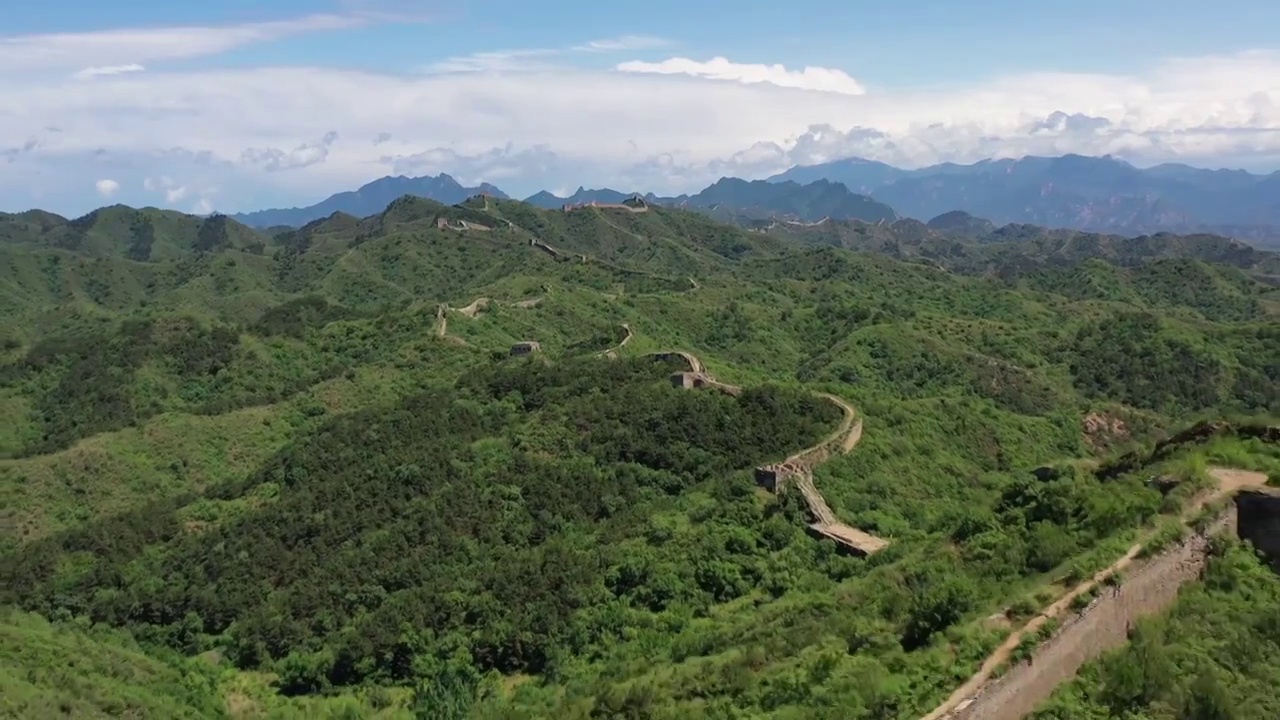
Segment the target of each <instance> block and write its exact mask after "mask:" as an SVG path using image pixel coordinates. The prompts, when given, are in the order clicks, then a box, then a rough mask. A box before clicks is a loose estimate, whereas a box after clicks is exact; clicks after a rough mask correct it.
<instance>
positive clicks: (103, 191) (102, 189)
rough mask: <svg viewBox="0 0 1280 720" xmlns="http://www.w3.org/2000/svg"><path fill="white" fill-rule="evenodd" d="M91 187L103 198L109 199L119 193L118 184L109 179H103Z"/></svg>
mask: <svg viewBox="0 0 1280 720" xmlns="http://www.w3.org/2000/svg"><path fill="white" fill-rule="evenodd" d="M93 187H94V188H95V189H96V190H97V191H98V194H99V195H101V196H102V197H104V198H108V197H111V196H112V195H115V194H116V193H117V192H119V191H120V183H118V182H116V181H115V180H112V179H111V178H103V179H102V180H99V181H98V182H96V183H94V184H93Z"/></svg>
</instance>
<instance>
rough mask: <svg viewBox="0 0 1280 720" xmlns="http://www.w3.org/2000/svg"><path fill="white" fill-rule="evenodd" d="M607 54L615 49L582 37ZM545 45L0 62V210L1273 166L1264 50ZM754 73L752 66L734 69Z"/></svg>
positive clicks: (1279, 91)
mask: <svg viewBox="0 0 1280 720" xmlns="http://www.w3.org/2000/svg"><path fill="white" fill-rule="evenodd" d="M148 32H153V33H154V34H156V35H163V34H164V33H165V32H167V31H163V30H156V31H148ZM258 32H263V31H261V30H259V31H258ZM272 32H279V30H273V31H272ZM237 37H240V36H237ZM202 42H203V46H204V47H206V48H209V47H215V46H216V45H217V43H213V42H211V41H202ZM219 42H222V43H223V44H225V42H228V41H226V40H225V39H223V40H219ZM609 43H614V44H619V45H620V44H623V43H624V40H622V39H615V40H613V41H606V40H599V41H595V44H598V45H600V46H602V48H603V47H606V46H607V47H612V45H609ZM72 45H76V43H72ZM587 45H591V43H588V44H587ZM80 46H81V47H83V43H81V44H80ZM160 46H161V47H166V48H167V47H168V46H167V45H163V44H160ZM579 47H586V45H583V46H579ZM607 51H608V50H606V49H600V50H597V51H594V52H599V53H604V52H607ZM6 52H9V51H8V50H6V49H4V48H3V46H0V68H3V67H4V63H5V60H4V58H5V57H6V56H5V53H6ZM166 52H167V51H166ZM174 52H177V51H176V50H175V51H174ZM519 52H531V51H519ZM556 52H558V53H559V54H558V55H557V54H551V55H544V56H534V57H533V60H535V61H537V62H539V63H542V64H543V65H544V66H543V67H535V68H532V69H530V68H529V66H528V65H527V64H526V65H519V62H521V61H520V60H519V59H518V58H517V57H516V56H514V55H511V54H506V55H505V56H504V57H503V58H501V59H498V58H497V57H496V56H497V55H503V54H502V53H495V54H492V55H493V56H494V57H493V58H491V60H490V61H489V63H488V66H487V67H488V68H489V69H490V71H489V72H483V73H465V74H458V73H438V74H428V75H410V74H396V73H373V72H356V71H350V70H341V69H334V68H316V67H251V68H242V67H234V66H233V67H223V68H218V69H207V70H184V71H182V72H176V71H165V70H159V71H158V70H157V69H156V68H155V67H153V66H152V65H150V64H149V65H148V72H144V73H138V72H132V73H120V74H116V75H99V76H96V77H95V78H94V81H93V82H78V81H76V80H74V79H73V78H72V77H71V76H70V73H71V72H72V71H74V70H75V69H77V68H85V67H91V66H92V67H102V66H106V65H108V64H128V63H132V62H138V63H143V62H147V61H148V60H149V59H150V58H152V57H155V55H156V52H151V51H148V52H138V53H135V54H131V55H128V56H123V55H124V53H123V51H121V53H122V56H121V57H100V56H90V55H86V54H85V53H82V52H79V51H77V53H76V54H74V57H72V58H70V59H69V60H67V61H66V63H67V64H68V65H67V66H68V68H69V71H68V72H66V73H61V74H57V75H54V76H52V77H33V76H30V75H29V74H28V73H25V72H14V73H9V74H5V73H4V72H3V71H2V70H0V108H4V109H5V110H6V111H8V112H0V168H4V171H2V172H0V209H6V210H7V209H24V208H26V207H31V206H32V205H41V206H44V207H49V208H50V209H54V210H57V211H60V212H62V211H68V212H81V211H83V210H86V209H88V208H89V207H90V206H91V205H92V204H93V203H94V202H95V201H96V200H98V198H97V196H96V195H95V194H94V193H93V192H92V191H90V190H87V188H86V186H85V183H84V180H83V178H84V175H85V168H86V167H93V168H94V171H93V175H92V177H111V178H114V179H115V180H117V181H118V182H120V183H121V184H122V186H123V187H137V186H139V185H143V186H145V187H146V188H147V190H148V191H149V192H151V193H154V194H155V200H156V201H167V198H166V195H167V194H168V193H170V192H173V191H175V189H177V188H185V191H184V193H183V194H182V196H181V197H177V198H175V200H174V201H173V202H171V203H170V204H171V205H174V204H176V203H185V204H186V205H185V206H184V207H187V208H190V207H191V206H192V204H193V203H196V202H199V201H200V200H202V199H205V198H212V197H214V195H213V190H212V189H221V190H220V192H219V193H218V194H217V195H216V201H217V202H216V206H217V207H218V208H219V209H224V210H226V211H229V212H234V211H239V210H248V209H255V208H259V207H264V206H282V205H298V204H310V203H312V202H315V201H317V200H319V199H321V198H323V197H324V196H326V195H328V194H330V193H333V192H336V191H340V190H349V189H354V188H356V187H358V186H359V185H361V184H363V183H365V182H367V181H369V180H371V179H374V178H376V177H379V176H382V175H386V174H390V173H398V172H405V173H412V174H417V173H419V172H421V173H426V172H430V173H432V174H434V173H437V172H449V173H451V174H455V175H456V176H457V177H458V179H459V180H462V181H464V182H475V181H477V180H488V181H491V182H494V183H495V184H498V185H499V186H500V187H502V188H503V189H504V190H507V191H508V192H511V193H513V194H524V193H526V192H527V193H532V192H534V191H536V190H539V189H542V188H544V187H577V186H578V185H579V184H582V185H586V186H601V185H613V186H619V187H622V188H624V189H628V190H629V189H641V190H653V191H655V192H660V193H668V192H670V193H678V192H682V191H687V190H695V189H697V188H699V187H700V186H704V185H705V184H707V183H709V182H711V181H714V180H715V179H716V178H717V177H719V176H720V175H725V174H738V175H742V176H746V177H760V176H764V175H767V174H771V173H774V172H778V171H781V170H783V169H786V168H787V167H789V166H790V165H793V164H797V163H801V164H809V163H814V162H822V161H826V160H832V159H837V158H840V157H848V156H852V155H857V156H863V157H867V158H870V159H875V160H881V161H885V162H890V163H893V164H897V165H902V166H907V167H915V166H920V165H924V164H929V163H934V162H941V161H954V162H972V161H976V160H980V159H983V158H987V157H993V156H994V157H1008V156H1018V155H1024V154H1045V155H1048V154H1062V153H1065V152H1079V153H1083V154H1104V153H1112V154H1115V155H1118V156H1120V157H1124V158H1126V159H1130V160H1133V161H1135V162H1139V163H1155V162H1163V161H1169V160H1177V161H1184V162H1191V163H1193V164H1214V165H1218V164H1228V165H1246V166H1251V167H1255V168H1266V169H1268V170H1270V169H1275V168H1277V167H1280V52H1277V51H1255V52H1247V53H1240V54H1236V55H1227V56H1221V57H1204V58H1186V59H1171V60H1167V61H1164V62H1159V63H1155V64H1153V65H1152V66H1150V67H1149V68H1146V69H1145V70H1143V71H1141V72H1135V73H1133V74H1128V75H1106V74H1096V73H1094V74H1084V73H1061V72H1059V73H1042V72H1027V73H1020V74H1014V75H1009V76H1007V77H1000V78H995V79H990V80H983V81H974V82H972V83H969V84H967V85H955V86H951V87H945V88H938V89H930V90H912V91H905V90H895V89H893V88H877V89H876V91H875V92H869V93H866V94H853V92H852V89H853V88H852V86H850V85H849V84H848V83H847V82H845V81H843V80H838V79H833V78H836V76H834V75H821V74H815V73H813V72H810V73H809V75H807V76H806V75H805V74H804V73H805V71H804V70H797V69H785V68H781V69H780V68H776V67H774V66H764V65H762V66H746V65H737V64H733V63H730V65H731V66H732V68H736V69H733V70H732V72H730V70H725V71H724V72H723V73H721V75H722V76H723V77H726V78H727V79H725V80H715V79H710V78H709V77H707V76H706V73H702V74H698V73H693V74H690V73H688V72H683V71H681V72H674V73H656V72H631V71H622V72H620V71H616V70H608V69H602V70H585V69H581V68H577V69H575V68H573V67H550V66H549V65H547V62H548V61H551V60H557V59H558V60H562V61H563V60H566V59H569V58H588V57H590V58H595V57H597V56H595V55H592V54H591V52H589V51H587V50H574V49H573V48H569V49H566V50H561V51H556ZM108 55H109V53H108ZM72 61H74V62H72ZM60 62H62V61H60ZM503 63H507V66H506V69H503V68H504V66H503ZM45 65H46V66H47V65H48V63H46V64H45ZM479 65H483V63H479V64H478V65H473V67H477V66H479ZM513 65H516V66H518V67H519V68H521V69H522V71H521V72H512V71H511V70H513V69H516V68H514V67H511V66H513ZM753 67H759V68H764V69H765V70H764V71H761V72H760V73H757V72H756V71H755V70H752V71H751V72H750V73H748V72H747V71H745V70H742V68H753ZM495 68H496V69H495ZM851 70H855V71H854V72H852V73H851V74H852V75H853V76H856V75H857V73H856V69H851ZM837 72H839V71H837ZM751 73H756V74H751ZM766 77H767V78H771V79H769V80H765V79H763V78H766ZM843 77H850V76H849V75H843ZM752 78H757V79H758V80H757V81H751V82H742V81H741V80H744V79H746V80H751V79H752ZM805 78H808V79H805ZM779 80H781V81H782V82H783V83H786V82H790V83H791V84H792V85H793V86H786V85H785V84H780V82H779ZM850 80H852V79H851V78H850ZM853 82H854V83H855V84H856V81H853ZM842 83H843V84H842ZM796 84H799V85H800V86H801V87H795V86H794V85H796ZM15 110H16V111H15ZM4 139H7V140H4ZM370 139H374V142H370ZM90 163H92V165H89V164H90ZM284 170H289V172H284ZM175 178H176V179H175ZM210 202H211V203H212V202H213V201H212V200H210Z"/></svg>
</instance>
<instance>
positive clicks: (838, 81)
mask: <svg viewBox="0 0 1280 720" xmlns="http://www.w3.org/2000/svg"><path fill="white" fill-rule="evenodd" d="M618 70H619V71H621V72H633V73H659V74H663V75H692V76H694V77H701V78H708V79H710V80H736V81H738V82H741V83H770V84H773V85H777V86H778V87H785V88H799V89H801V90H817V91H819V92H831V93H841V94H843V95H862V94H863V93H865V92H866V88H864V87H862V83H859V82H858V81H857V80H854V79H853V78H852V77H850V76H849V74H848V73H846V72H845V71H843V70H834V69H832V68H824V67H806V68H803V69H801V70H788V69H787V68H786V67H784V66H782V65H760V64H754V63H735V62H730V61H729V59H728V58H724V57H714V58H711V59H710V60H708V61H706V62H699V61H697V60H690V59H688V58H681V57H676V58H670V59H668V60H663V61H662V62H653V63H651V62H641V61H639V60H632V61H630V62H624V63H620V64H619V65H618Z"/></svg>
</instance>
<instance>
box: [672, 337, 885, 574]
mask: <svg viewBox="0 0 1280 720" xmlns="http://www.w3.org/2000/svg"><path fill="white" fill-rule="evenodd" d="M651 356H653V357H656V358H658V359H661V360H667V361H670V360H675V359H679V360H681V361H683V362H684V364H685V366H686V367H687V368H688V369H687V370H685V371H682V372H678V373H676V374H675V375H672V376H671V381H672V383H673V384H675V385H677V386H679V387H683V388H689V389H693V388H710V389H714V390H720V391H721V392H725V393H728V394H730V395H738V394H740V393H741V392H742V388H741V387H739V386H737V385H729V384H728V383H722V382H720V381H719V380H717V379H716V378H715V377H714V376H713V375H711V373H709V372H707V368H706V366H705V365H703V363H702V361H701V360H699V359H698V357H697V356H695V355H693V354H692V353H688V352H685V351H683V350H672V351H667V352H658V353H652V354H651ZM815 395H816V396H817V397H819V398H822V399H823V400H826V401H827V402H829V403H831V404H833V405H835V406H836V407H838V408H840V413H841V421H840V425H839V427H837V428H836V429H835V431H833V432H832V433H831V434H830V435H828V436H827V437H825V438H823V439H822V440H821V441H820V442H818V444H816V445H814V446H812V447H809V448H805V449H804V450H801V451H800V452H797V453H795V454H794V455H791V456H789V457H787V458H786V459H785V460H782V461H780V462H776V463H772V464H769V465H765V466H762V467H758V468H756V470H755V476H756V482H757V483H758V484H759V485H760V486H761V487H764V488H765V489H767V490H769V491H770V492H774V493H779V494H780V493H783V492H785V491H786V490H787V488H788V487H790V486H794V487H796V488H797V489H798V490H799V491H800V496H801V498H802V499H803V500H804V503H805V506H806V507H807V508H808V510H809V516H810V518H811V519H812V522H811V523H810V524H809V532H811V533H812V534H814V535H815V536H817V537H820V538H826V539H828V540H832V541H834V542H835V543H836V545H837V546H839V547H842V548H844V549H846V550H848V551H850V552H852V553H854V554H856V555H864V556H865V555H871V554H873V553H876V552H879V551H880V550H883V549H884V548H886V547H888V545H889V543H888V541H886V540H884V539H883V538H878V537H876V536H875V535H872V534H870V533H867V532H865V531H863V530H859V529H858V528H855V527H853V526H851V525H847V524H845V523H843V522H841V521H840V519H839V518H838V517H837V516H836V514H835V512H834V511H832V509H831V506H830V505H828V504H827V501H826V498H824V497H823V496H822V493H820V492H818V488H817V487H816V486H814V484H813V470H814V468H815V467H817V466H818V465H821V464H822V463H824V462H826V461H827V460H829V459H830V458H831V457H832V456H833V455H836V454H843V453H847V452H849V451H851V450H853V448H854V447H856V446H857V444H858V442H859V441H860V440H861V439H862V420H861V419H858V418H857V413H856V411H855V410H854V409H853V406H852V405H850V404H849V403H847V402H845V401H844V400H843V399H841V398H839V397H837V396H835V395H832V394H830V393H815Z"/></svg>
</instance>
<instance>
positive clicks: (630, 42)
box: [573, 35, 669, 52]
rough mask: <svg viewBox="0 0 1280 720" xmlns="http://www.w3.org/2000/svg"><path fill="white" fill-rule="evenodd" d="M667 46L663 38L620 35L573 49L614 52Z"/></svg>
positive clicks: (593, 41)
mask: <svg viewBox="0 0 1280 720" xmlns="http://www.w3.org/2000/svg"><path fill="white" fill-rule="evenodd" d="M668 44H669V43H668V42H667V41H666V40H664V39H663V38H659V37H653V36H651V35H621V36H619V37H615V38H605V39H603V40H592V41H591V42H588V43H583V44H582V45H577V46H575V47H574V48H573V49H574V50H581V51H583V52H616V51H619V50H644V49H647V48H656V47H663V46H665V45H668Z"/></svg>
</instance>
